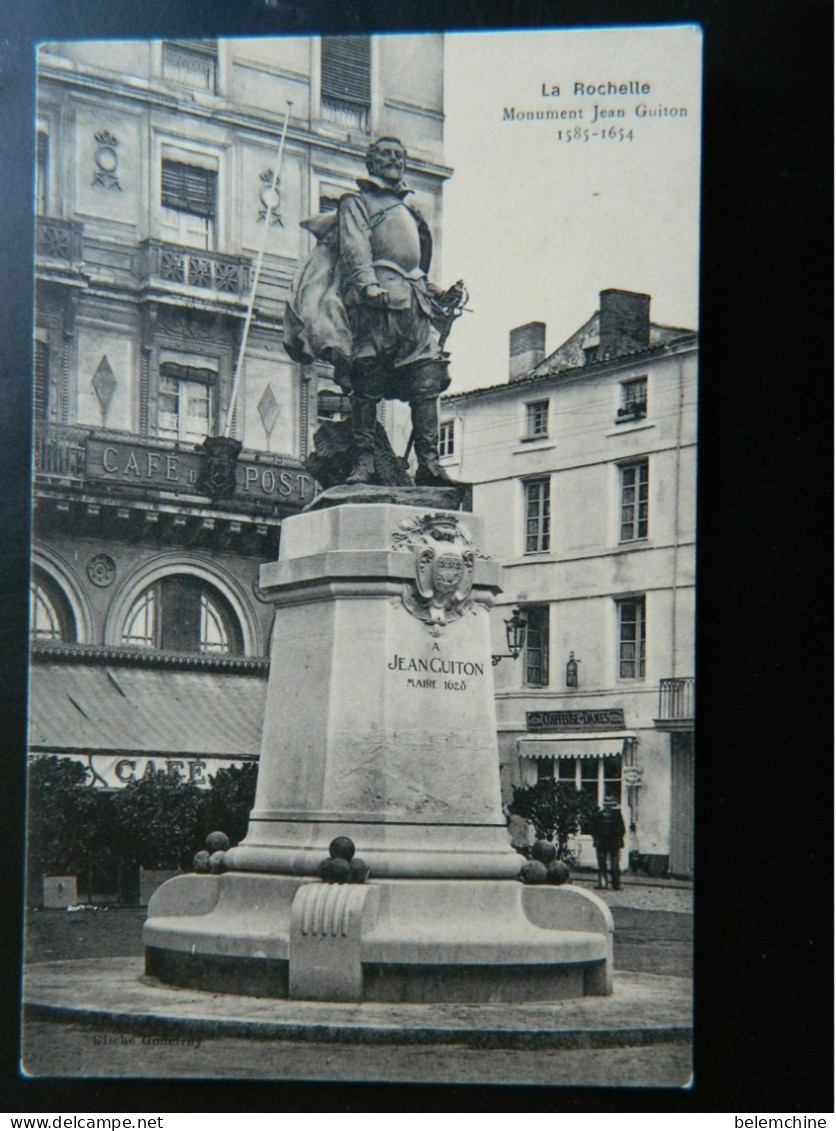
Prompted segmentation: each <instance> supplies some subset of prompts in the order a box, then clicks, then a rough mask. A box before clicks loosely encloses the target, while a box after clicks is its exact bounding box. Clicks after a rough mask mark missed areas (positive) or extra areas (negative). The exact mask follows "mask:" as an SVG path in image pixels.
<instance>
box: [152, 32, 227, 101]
mask: <svg viewBox="0 0 836 1131" xmlns="http://www.w3.org/2000/svg"><path fill="white" fill-rule="evenodd" d="M163 78H164V79H167V80H168V82H176V83H179V84H180V86H190V87H191V88H192V89H193V90H208V91H209V92H210V93H212V94H214V93H215V91H216V90H217V80H218V45H217V43H215V42H213V41H212V40H205V41H201V42H195V43H192V42H189V43H177V42H165V43H163Z"/></svg>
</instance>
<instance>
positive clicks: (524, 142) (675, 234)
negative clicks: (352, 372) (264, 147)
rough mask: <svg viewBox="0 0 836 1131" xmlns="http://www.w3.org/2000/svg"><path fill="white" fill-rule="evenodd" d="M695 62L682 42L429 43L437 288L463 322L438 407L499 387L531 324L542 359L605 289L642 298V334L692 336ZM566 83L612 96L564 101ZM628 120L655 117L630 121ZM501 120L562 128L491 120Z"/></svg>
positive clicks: (680, 35) (695, 33) (692, 40)
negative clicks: (449, 289) (441, 180)
mask: <svg viewBox="0 0 836 1131" xmlns="http://www.w3.org/2000/svg"><path fill="white" fill-rule="evenodd" d="M701 49H702V40H701V34H700V32H699V30H698V29H697V28H695V27H693V26H690V27H688V26H684V27H666V28H638V29H637V28H626V29H605V30H598V29H595V30H578V31H536V32H512V33H508V32H488V33H479V34H448V35H446V36H445V46H444V53H445V78H444V81H445V91H444V107H445V127H444V160H445V163H446V164H447V165H449V166H451V167H452V168H453V169H454V173H453V176H452V178H451V179H450V180H449V181H448V182H446V184H445V187H444V198H443V201H444V202H443V231H442V269H441V272H440V276H439V278H440V279H441V280H442V281H443V282H444V283H445V285H449V284H450V283H452V282H454V281H455V280H456V279H458V278H463V279H464V281H465V284H466V286H467V288H468V291H469V294H470V301H469V306H470V307H471V309H472V313H466V314H464V315H463V316H462V317H461V318H460V319H459V320H458V322H457V323H456V325H455V327H454V328H453V331H452V334H451V336H450V340H449V342H448V347H447V348H448V349H449V350H450V351H451V353H452V356H453V361H452V366H451V370H450V372H451V375H452V377H453V386H452V388H451V389H450V392H451V393H453V392H461V391H464V390H466V389H472V388H478V387H481V386H485V385H493V384H498V383H500V382H503V381H505V380H506V379H507V372H508V334H509V331H510V330H511V329H512V328H513V327H515V326H519V325H522V324H524V323H526V322H531V321H540V322H545V323H546V350H547V353H549V352H551V351H553V350H554V349H556V348H557V347H558V346H559V345H560V344H561V343H562V342H563V341H565V339H566V338H568V337H569V335H570V334H572V333H573V332H574V331H575V330H576V329H577V328H578V327H579V326H581V325H582V324H583V323H584V322H585V321H586V320H587V319H588V318H589V317H590V316H591V315H592V314H593V313H594V311H595V310H597V308H598V294H599V292H600V291H602V290H605V289H607V288H609V287H619V288H623V289H626V290H635V291H641V292H643V293H645V294H649V295H651V296H652V301H651V319H652V321H654V322H660V323H664V324H667V325H674V326H685V327H693V328H696V327H697V325H698V281H699V280H698V265H699V261H698V252H699V177H700V109H701V108H700V99H701V87H700V82H701V68H702V62H701ZM578 82H580V83H582V84H583V85H584V88H585V90H586V89H587V88H589V87H590V86H594V87H596V88H598V87H600V86H601V84H609V83H611V84H614V85H615V86H616V87H621V85H622V84H624V85H627V87H628V92H626V93H621V92H620V91H619V92H618V93H613V92H612V91H611V89H610V88H607V89H605V91H604V92H599V91H598V90H597V89H596V90H593V91H591V92H590V93H583V94H580V93H576V91H575V84H576V83H578ZM630 83H632V84H633V87H632V91H630V88H629V84H630ZM645 85H649V87H650V90H649V93H642V92H641V88H642V87H643V86H645ZM553 87H559V89H560V94H559V95H552V94H551V91H552V88H553ZM544 88H545V92H546V93H545V94H544ZM636 91H638V93H635V92H636ZM596 105H597V107H598V108H599V109H598V111H597V112H596V109H595V107H596ZM642 106H643V107H646V108H647V109H648V110H659V109H660V108H663V109H664V110H667V111H668V113H666V114H657V115H654V116H651V115H650V114H646V115H645V116H643V117H639V116H638V115H637V113H636V110H637V108H639V110H640V108H641V107H642ZM512 109H513V110H514V111H515V112H516V113H519V112H521V111H522V112H523V113H525V112H527V111H534V112H537V111H545V110H550V111H552V112H556V111H563V112H565V113H566V114H567V117H565V118H562V119H554V118H553V119H551V120H539V121H538V120H533V121H531V120H523V121H507V120H503V119H504V116H505V112H506V110H508V111H510V110H512ZM681 109H684V110H686V111H687V113H686V114H685V115H682V114H672V113H671V112H670V111H671V110H677V111H678V110H681ZM578 110H580V111H582V114H583V116H582V118H581V117H574V118H572V117H569V116H568V115H569V114H570V113H571V112H572V111H574V112H577V111H578ZM601 110H608V111H614V112H615V111H618V110H622V111H623V113H624V117H623V118H619V117H612V118H610V117H608V118H606V119H604V118H602V117H601V116H600V115H601ZM640 112H641V110H640ZM596 113H597V121H593V119H594V118H595V117H596ZM602 127H603V128H604V129H605V130H606V131H609V130H610V129H611V128H614V129H615V136H614V137H602V136H600V135H601V130H602ZM576 128H577V129H578V130H579V131H580V135H581V136H580V137H578V136H575V135H574V131H575V129H576ZM620 130H623V131H624V135H623V138H622V140H619V135H618V131H620ZM630 130H632V139H629V138H628V137H627V133H628V131H630ZM568 131H571V133H572V135H573V136H571V138H570V139H569V140H568V141H567V138H566V135H567V132H568ZM584 131H588V134H586V138H587V139H586V140H584ZM594 135H597V136H594ZM434 274H435V272H434Z"/></svg>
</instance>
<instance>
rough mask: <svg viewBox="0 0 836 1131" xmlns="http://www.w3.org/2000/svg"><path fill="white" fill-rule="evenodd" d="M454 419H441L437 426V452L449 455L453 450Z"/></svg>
mask: <svg viewBox="0 0 836 1131" xmlns="http://www.w3.org/2000/svg"><path fill="white" fill-rule="evenodd" d="M455 425H456V422H455V420H442V422H441V423H440V424H439V426H438V454H439V455H440V456H451V455H453V452H454V451H455Z"/></svg>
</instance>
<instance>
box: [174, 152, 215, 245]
mask: <svg viewBox="0 0 836 1131" xmlns="http://www.w3.org/2000/svg"><path fill="white" fill-rule="evenodd" d="M217 186H218V174H217V170H215V169H207V168H203V167H202V166H199V165H186V164H184V163H183V162H182V161H169V160H167V159H165V158H163V168H162V189H161V202H162V234H163V238H164V239H166V240H169V241H170V242H172V243H180V244H186V245H187V246H188V247H198V248H201V249H202V250H204V251H211V250H212V249H213V248H214V246H215V224H216V217H217Z"/></svg>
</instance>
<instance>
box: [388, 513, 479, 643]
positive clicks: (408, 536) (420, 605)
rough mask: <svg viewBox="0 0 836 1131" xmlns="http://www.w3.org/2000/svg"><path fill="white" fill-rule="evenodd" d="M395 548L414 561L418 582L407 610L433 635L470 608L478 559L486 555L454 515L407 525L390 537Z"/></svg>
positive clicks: (409, 589)
mask: <svg viewBox="0 0 836 1131" xmlns="http://www.w3.org/2000/svg"><path fill="white" fill-rule="evenodd" d="M392 548H393V549H395V550H404V551H406V552H407V553H409V552H411V553H412V554H413V555H414V558H415V582H414V583H411V582H410V583H407V584H406V585H405V586H404V590H403V597H402V599H403V604H404V607H405V608H406V609H407V610H408V611H409V612H410V613H411V614H412V615H413V616H414V617H417V618H418V619H419V620H422V621H424V622H425V623H426V624H428V625H430V626H432V629H433V630H434V633H433V634H434V635H436V634H437V632H438V630H439V628H440V627H441V626H443V625H446V624H449V622H450V621H452V620H456V619H457V618H458V617H460V616H463V615H464V613H466V612H468V611H469V610H470V609H471V608H472V606H473V601H472V598H471V595H470V594H471V589H472V587H473V571H474V567H475V564H476V559H477V558H485V557H486V556H487V555H485V554H482V553H481V552H480V551H479V550H478V549H476V547H475V546H474V545H473V539H472V537H471V535H470V532H469V531H468V529H467V527H466V526H465V524H464V523H463V522H461V521H460V520H459V519H458V518H457V517H456V516H455V515H451V514H443V513H436V514H424V515H421V516H419V517H417V518H408V519H404V520H403V521H402V522H401V523H400V524H399V529H398V530H397V531H396V532H395V533H394V534H393V535H392Z"/></svg>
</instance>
